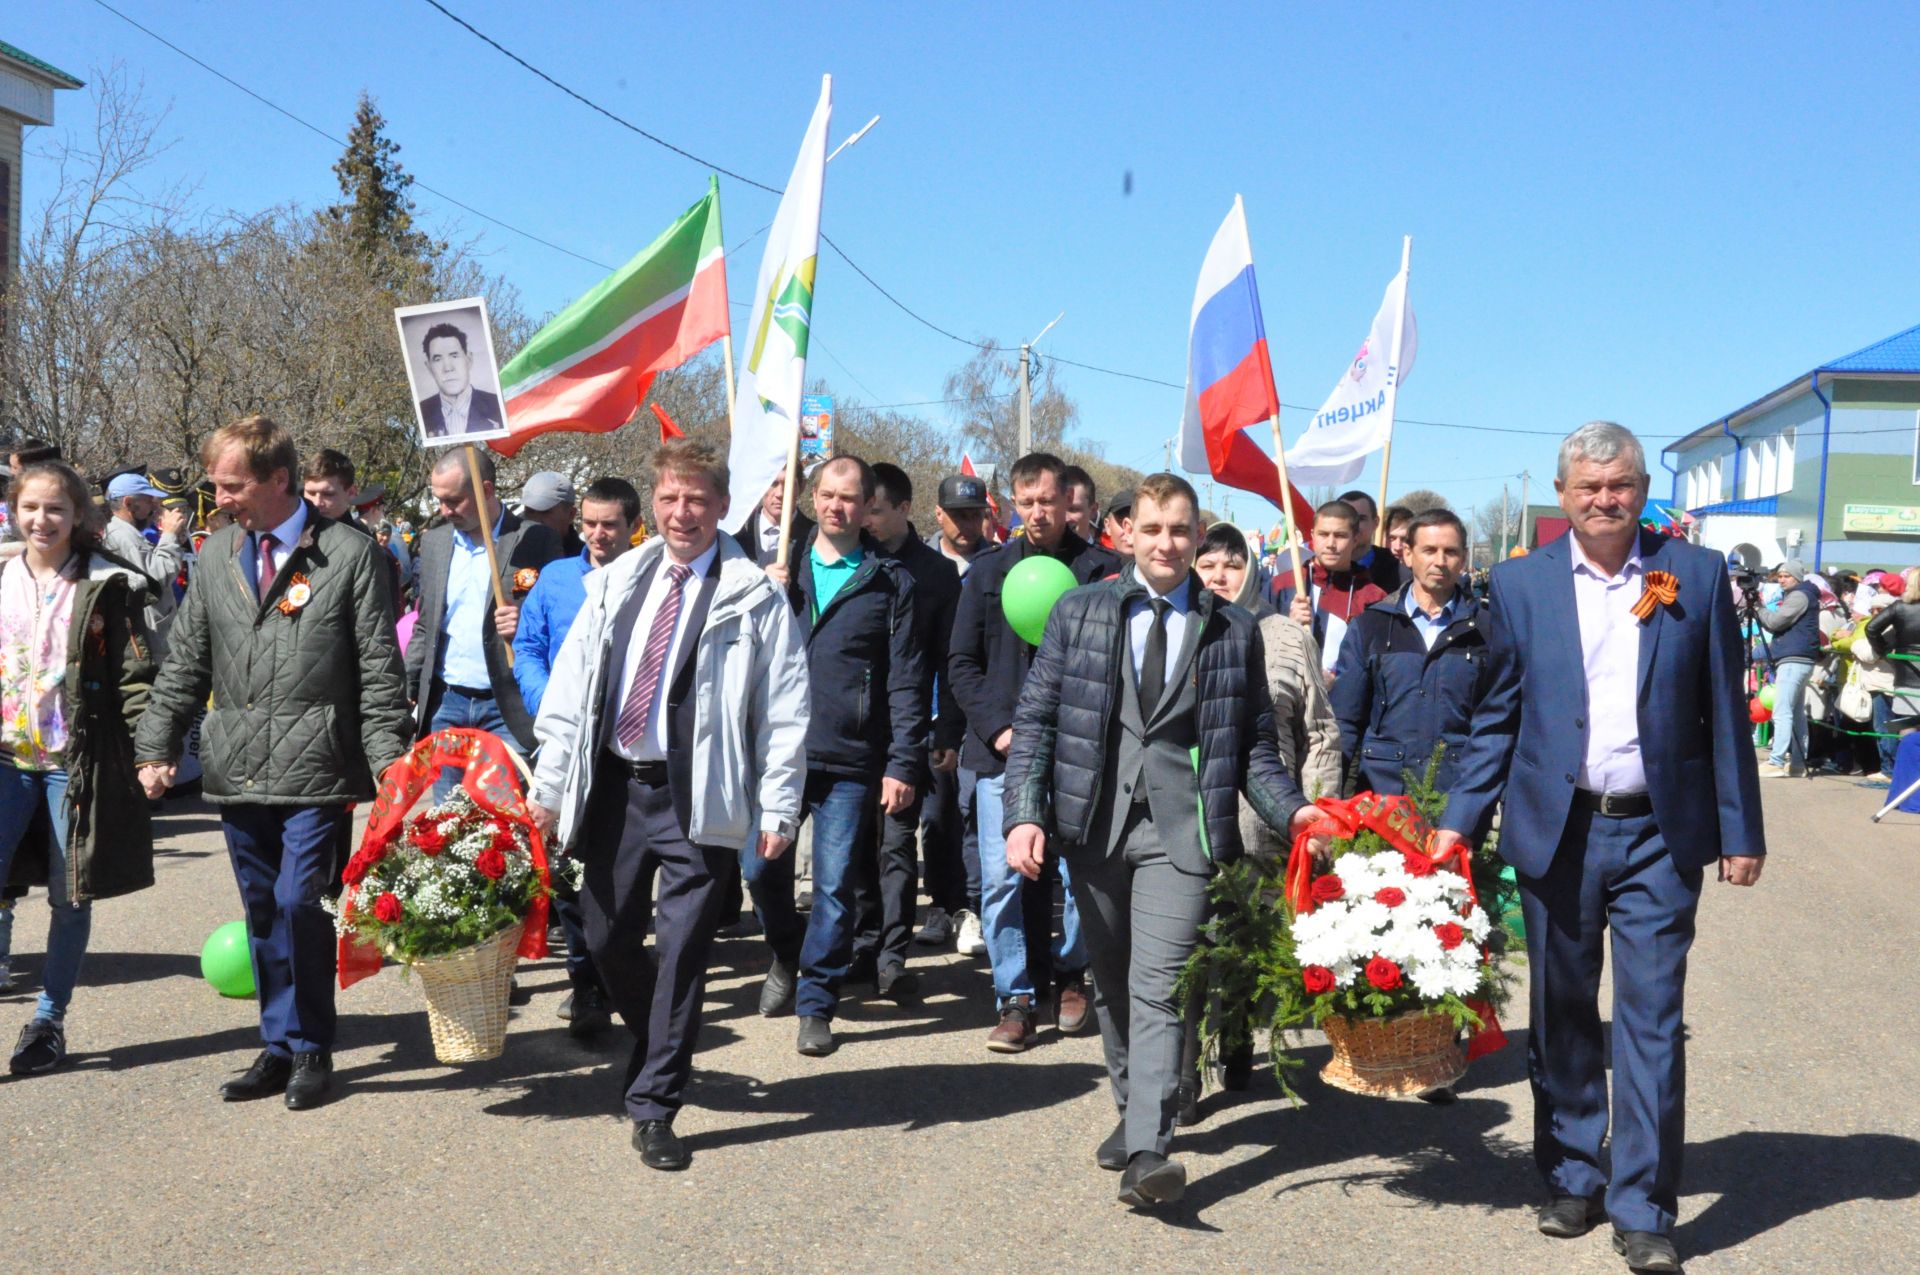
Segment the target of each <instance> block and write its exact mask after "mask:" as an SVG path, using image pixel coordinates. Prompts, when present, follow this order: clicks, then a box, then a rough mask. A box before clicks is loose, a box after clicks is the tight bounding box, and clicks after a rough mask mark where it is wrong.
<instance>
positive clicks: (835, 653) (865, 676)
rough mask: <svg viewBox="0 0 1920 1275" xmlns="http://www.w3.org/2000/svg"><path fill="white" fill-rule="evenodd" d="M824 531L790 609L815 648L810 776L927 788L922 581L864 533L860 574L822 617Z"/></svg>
mask: <svg viewBox="0 0 1920 1275" xmlns="http://www.w3.org/2000/svg"><path fill="white" fill-rule="evenodd" d="M818 537H819V530H818V529H817V528H816V529H815V531H814V532H813V534H812V535H811V536H809V537H808V539H807V544H806V545H805V546H803V547H801V551H800V552H799V554H798V555H797V556H796V557H795V558H794V560H793V562H792V563H790V564H789V566H790V568H791V570H790V573H789V576H788V579H789V580H790V581H791V582H792V583H791V584H790V585H789V587H788V590H787V597H788V601H790V602H791V603H792V604H793V609H794V614H795V615H796V616H797V617H799V620H800V631H801V632H802V633H804V634H806V639H807V677H808V686H807V690H808V701H809V713H810V714H811V715H810V717H809V719H808V722H807V770H808V771H809V772H812V771H826V772H830V773H832V774H836V775H849V776H853V777H856V778H861V779H867V780H877V779H878V778H879V777H880V776H881V775H885V777H886V778H888V779H897V780H899V781H900V782H901V783H903V784H916V785H917V784H922V783H924V782H925V780H924V779H923V777H922V776H923V772H924V771H925V769H926V765H927V730H928V722H927V713H928V708H927V685H928V677H927V668H926V664H925V662H924V661H923V660H922V659H921V654H920V644H919V641H918V639H917V637H916V634H915V625H914V610H913V605H914V604H913V598H914V590H913V577H912V576H910V575H909V574H908V573H907V571H906V570H905V568H903V567H902V566H901V565H900V564H899V563H898V562H896V561H894V560H893V559H892V558H889V557H887V556H886V554H885V553H884V552H883V551H882V550H881V548H880V542H879V541H877V540H875V539H874V538H873V537H872V536H869V535H867V534H866V533H864V532H862V533H861V536H860V548H861V552H862V557H861V560H860V565H859V566H858V567H856V568H854V572H853V578H852V579H850V580H848V581H847V582H846V583H845V584H844V585H842V586H840V591H839V592H838V593H836V594H834V595H833V600H832V601H830V602H829V603H827V605H826V606H825V607H824V608H822V607H821V606H820V605H819V593H818V590H817V589H816V587H815V583H814V576H813V545H814V542H815V541H816V540H817V539H818Z"/></svg>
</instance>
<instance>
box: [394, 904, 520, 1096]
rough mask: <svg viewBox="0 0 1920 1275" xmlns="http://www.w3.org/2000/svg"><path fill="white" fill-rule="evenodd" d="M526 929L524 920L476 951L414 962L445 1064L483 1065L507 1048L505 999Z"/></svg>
mask: <svg viewBox="0 0 1920 1275" xmlns="http://www.w3.org/2000/svg"><path fill="white" fill-rule="evenodd" d="M525 929H526V922H524V921H522V922H520V923H519V924H518V925H514V926H511V927H509V928H507V929H504V930H502V931H500V933H498V934H496V935H494V936H493V937H492V938H490V939H486V940H484V941H482V942H479V943H476V944H474V945H473V946H472V947H468V948H462V949H461V950H460V951H458V952H454V953H452V954H450V955H447V956H429V957H425V958H423V959H421V960H417V961H415V962H413V970H414V972H415V973H416V974H418V975H419V976H420V990H421V991H422V992H424V993H425V994H426V998H427V1026H428V1028H429V1029H430V1030H431V1031H432V1033H433V1056H434V1057H435V1058H437V1059H439V1060H440V1061H441V1062H443V1063H469V1062H485V1061H487V1060H488V1059H489V1058H498V1057H499V1056H500V1055H501V1053H502V1051H504V1050H505V1049H506V1044H507V1000H508V996H509V995H510V993H511V987H510V984H511V983H512V980H513V967H514V965H515V964H517V963H518V962H519V960H520V953H519V950H518V949H519V947H520V935H521V933H522V932H523V931H524V930H525Z"/></svg>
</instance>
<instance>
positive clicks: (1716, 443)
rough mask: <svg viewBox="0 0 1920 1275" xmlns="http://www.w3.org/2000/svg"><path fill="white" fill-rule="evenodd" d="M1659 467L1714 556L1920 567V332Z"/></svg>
mask: <svg viewBox="0 0 1920 1275" xmlns="http://www.w3.org/2000/svg"><path fill="white" fill-rule="evenodd" d="M1660 463H1661V464H1662V465H1663V466H1664V467H1665V468H1666V469H1667V470H1668V471H1669V472H1670V473H1671V474H1672V475H1673V482H1672V500H1673V503H1674V504H1676V505H1679V506H1680V507H1682V508H1684V509H1686V510H1687V511H1688V512H1689V513H1692V514H1693V515H1694V516H1695V517H1697V518H1699V519H1700V523H1699V526H1698V528H1697V529H1696V530H1697V538H1698V539H1699V541H1700V543H1702V544H1704V545H1706V546H1708V547H1709V548H1713V549H1718V550H1720V551H1722V552H1731V551H1734V550H1736V549H1739V548H1741V547H1742V546H1746V547H1748V548H1750V549H1752V550H1753V553H1754V555H1755V556H1756V557H1757V559H1758V561H1759V562H1760V563H1761V564H1763V565H1772V564H1774V563H1777V562H1780V561H1782V560H1783V559H1786V558H1789V557H1797V558H1803V559H1805V560H1806V562H1807V563H1808V564H1809V565H1810V566H1811V567H1812V568H1813V569H1814V570H1816V571H1819V570H1827V571H1833V570H1838V569H1840V568H1851V569H1853V570H1860V569H1863V568H1869V567H1879V568H1885V567H1907V566H1914V565H1917V564H1920V325H1917V326H1915V327H1911V328H1908V329H1907V330H1906V331H1904V332H1897V333H1895V334H1894V335H1892V336H1890V337H1888V338H1886V339H1885V340H1883V341H1876V342H1875V343H1874V344H1872V345H1869V346H1867V347H1866V348H1865V349H1862V350H1855V351H1854V352H1853V353H1852V354H1848V355H1845V356H1843V357H1841V358H1837V359H1833V360H1831V361H1829V362H1826V363H1823V364H1821V365H1820V366H1819V367H1816V368H1814V369H1813V370H1812V371H1810V372H1806V373H1804V374H1802V375H1800V376H1797V377H1795V378H1794V379H1793V380H1791V381H1788V382H1787V383H1786V384H1785V385H1782V386H1781V387H1780V388H1779V389H1776V390H1774V391H1773V392H1772V393H1770V394H1767V395H1764V396H1762V397H1760V398H1758V399H1755V400H1754V401H1753V402H1751V403H1748V404H1747V405H1746V406H1745V407H1742V408H1740V409H1738V410H1737V411H1734V412H1732V413H1729V414H1728V415H1726V416H1723V417H1721V418H1720V419H1719V420H1716V421H1714V422H1713V423H1712V424H1709V425H1706V426H1703V427H1702V428H1700V429H1697V430H1695V431H1694V432H1693V433H1691V434H1689V435H1687V436H1686V437H1685V438H1682V439H1680V440H1679V441H1678V442H1675V443H1671V444H1669V445H1668V446H1667V447H1665V448H1664V449H1662V451H1661V454H1660Z"/></svg>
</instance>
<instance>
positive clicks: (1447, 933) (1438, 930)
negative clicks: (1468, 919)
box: [1433, 921, 1467, 952]
mask: <svg viewBox="0 0 1920 1275" xmlns="http://www.w3.org/2000/svg"><path fill="white" fill-rule="evenodd" d="M1433 932H1434V934H1435V936H1437V937H1438V938H1439V940H1440V946H1441V947H1444V948H1446V949H1447V951H1449V952H1451V951H1452V950H1453V949H1454V948H1456V947H1459V946H1460V944H1461V943H1462V942H1464V941H1465V939H1466V937H1467V932H1466V931H1465V930H1463V929H1461V928H1460V927H1459V926H1457V925H1455V924H1454V923H1453V922H1452V921H1442V922H1441V923H1440V924H1438V925H1436V926H1434V927H1433Z"/></svg>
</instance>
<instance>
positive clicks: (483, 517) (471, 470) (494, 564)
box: [461, 443, 513, 669]
mask: <svg viewBox="0 0 1920 1275" xmlns="http://www.w3.org/2000/svg"><path fill="white" fill-rule="evenodd" d="M461 449H462V450H463V451H465V452H466V453H467V481H468V482H469V483H471V484H472V485H473V503H474V506H475V507H476V508H478V509H479V511H480V543H481V544H483V545H485V546H486V548H487V579H489V580H491V581H493V605H494V606H495V607H503V606H506V605H507V589H506V586H505V585H503V584H501V583H500V555H499V553H498V551H496V550H495V549H494V547H493V519H492V518H490V517H488V516H487V514H488V510H487V493H486V492H484V491H482V490H481V482H480V453H478V452H476V451H475V450H474V449H473V444H472V443H463V444H461ZM502 645H504V646H505V648H506V652H507V667H508V668H509V669H511V668H512V667H513V643H511V642H504V643H502Z"/></svg>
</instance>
